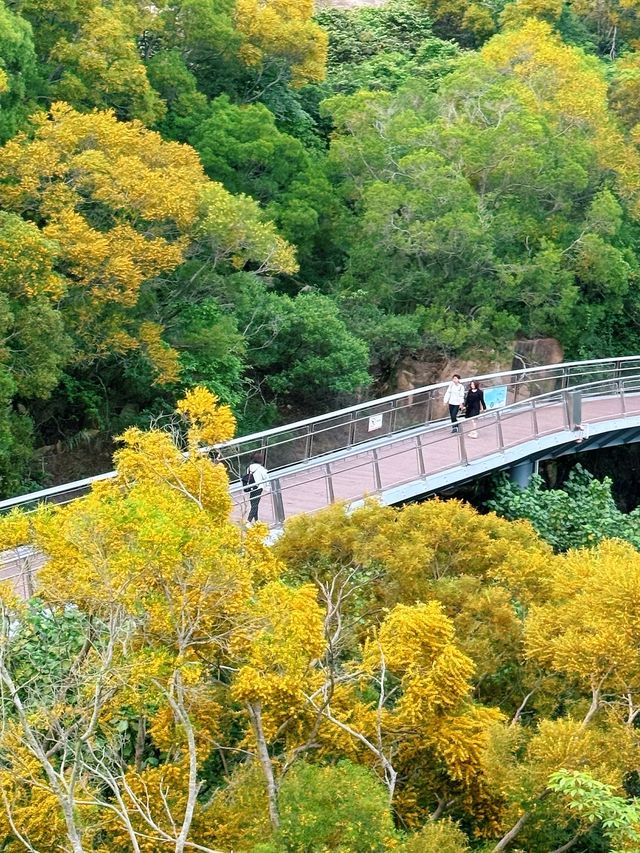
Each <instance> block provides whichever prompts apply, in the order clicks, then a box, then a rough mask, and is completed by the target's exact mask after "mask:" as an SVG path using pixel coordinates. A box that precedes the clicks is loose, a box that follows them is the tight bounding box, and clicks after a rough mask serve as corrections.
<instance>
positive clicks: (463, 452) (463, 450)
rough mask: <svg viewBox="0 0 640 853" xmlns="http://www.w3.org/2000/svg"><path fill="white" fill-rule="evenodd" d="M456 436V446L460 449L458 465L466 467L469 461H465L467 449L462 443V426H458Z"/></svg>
mask: <svg viewBox="0 0 640 853" xmlns="http://www.w3.org/2000/svg"><path fill="white" fill-rule="evenodd" d="M457 436H458V446H459V448H460V463H461V464H462V465H468V464H469V460H468V459H467V448H466V446H465V443H464V432H463V431H462V424H460V427H459V428H458V432H457Z"/></svg>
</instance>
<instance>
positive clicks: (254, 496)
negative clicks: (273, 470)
mask: <svg viewBox="0 0 640 853" xmlns="http://www.w3.org/2000/svg"><path fill="white" fill-rule="evenodd" d="M263 462H264V457H263V455H262V454H261V453H254V455H253V456H252V457H251V464H250V465H249V467H248V468H247V473H248V474H250V475H251V480H250V481H249V482H250V484H251V485H250V488H249V504H250V505H251V509H250V510H249V518H248V519H247V522H248V523H251V522H252V521H257V520H258V506H259V505H260V498H261V497H262V494H263V492H268V491H269V489H270V486H269V472H268V471H267V469H266V468H265V467H264V465H263V464H262V463H263Z"/></svg>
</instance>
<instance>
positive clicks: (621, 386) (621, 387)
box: [618, 377, 627, 415]
mask: <svg viewBox="0 0 640 853" xmlns="http://www.w3.org/2000/svg"><path fill="white" fill-rule="evenodd" d="M618 393H619V394H620V403H621V408H622V414H623V415H626V414H627V400H626V397H625V394H624V379H623V378H622V377H620V378H619V379H618Z"/></svg>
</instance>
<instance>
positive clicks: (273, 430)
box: [208, 355, 640, 450]
mask: <svg viewBox="0 0 640 853" xmlns="http://www.w3.org/2000/svg"><path fill="white" fill-rule="evenodd" d="M639 360H640V355H623V356H620V357H619V358H598V359H591V360H588V361H565V362H559V363H557V364H544V365H539V366H537V367H524V368H520V369H519V370H502V371H498V372H497V373H485V374H483V375H481V376H478V375H476V374H474V375H473V376H468V377H465V378H463V379H462V380H461V381H462V382H463V383H465V382H471V381H472V380H476V381H477V382H487V381H488V380H490V379H497V378H499V377H501V376H504V377H508V376H517V375H521V376H523V377H527V378H528V377H529V374H531V373H536V372H538V371H543V370H560V369H562V370H566V369H571V368H573V367H585V366H591V365H599V364H622V363H623V362H630V361H639ZM448 384H449V380H446V381H444V382H435V383H434V384H432V385H421V386H420V387H419V388H411V389H410V390H408V391H399V392H398V393H396V394H389V395H388V396H386V397H378V398H376V399H375V400H365V401H364V402H362V403H355V404H354V405H353V406H347V408H344V409H336V410H335V411H333V412H325V414H323V415H315V416H314V417H311V418H305V419H304V420H301V421H293V423H288V424H282V425H280V426H277V427H270V428H269V429H265V430H262V432H254V433H250V434H249V435H240V436H237V437H236V438H232V439H229V441H224V442H221V443H220V444H213V445H211V447H210V448H208V449H214V448H215V449H216V450H220V449H221V448H223V447H234V446H235V445H237V444H240V443H242V442H247V441H258V440H259V439H262V438H268V437H269V436H271V435H277V434H278V433H279V432H285V431H287V432H288V431H291V430H294V429H299V428H301V427H306V426H310V425H311V424H313V423H321V422H322V421H326V420H330V419H331V418H337V417H340V416H341V415H348V414H351V413H352V412H358V411H362V410H363V409H366V408H368V407H370V406H380V405H382V404H383V403H391V402H394V401H395V400H402V399H405V398H407V397H412V396H414V395H415V394H423V393H425V392H427V391H437V390H438V389H439V388H446V387H447V386H448Z"/></svg>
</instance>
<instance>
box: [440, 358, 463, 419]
mask: <svg viewBox="0 0 640 853" xmlns="http://www.w3.org/2000/svg"><path fill="white" fill-rule="evenodd" d="M444 402H445V403H448V404H449V417H450V418H451V424H452V426H451V432H458V412H459V411H460V407H461V406H462V404H463V403H464V385H463V384H462V382H460V375H459V374H458V373H454V374H453V376H452V377H451V382H450V383H449V385H448V386H447V390H446V392H445V395H444Z"/></svg>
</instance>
